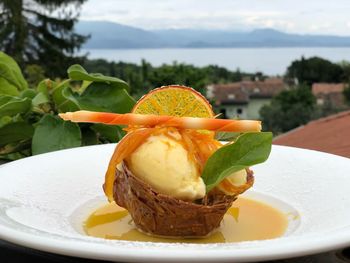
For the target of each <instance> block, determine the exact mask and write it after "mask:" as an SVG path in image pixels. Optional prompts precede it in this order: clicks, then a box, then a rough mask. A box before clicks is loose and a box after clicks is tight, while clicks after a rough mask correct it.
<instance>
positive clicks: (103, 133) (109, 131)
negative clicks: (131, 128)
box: [91, 123, 125, 142]
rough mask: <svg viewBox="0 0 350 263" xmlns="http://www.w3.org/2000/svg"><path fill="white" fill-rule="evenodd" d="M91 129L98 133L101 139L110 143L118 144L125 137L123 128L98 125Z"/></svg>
mask: <svg viewBox="0 0 350 263" xmlns="http://www.w3.org/2000/svg"><path fill="white" fill-rule="evenodd" d="M91 129H92V130H93V131H95V132H96V133H97V135H98V136H99V137H100V139H102V140H107V141H109V142H118V141H120V139H121V138H123V136H124V135H125V132H124V131H123V130H122V128H121V127H120V126H117V125H106V124H102V123H96V124H93V125H92V126H91Z"/></svg>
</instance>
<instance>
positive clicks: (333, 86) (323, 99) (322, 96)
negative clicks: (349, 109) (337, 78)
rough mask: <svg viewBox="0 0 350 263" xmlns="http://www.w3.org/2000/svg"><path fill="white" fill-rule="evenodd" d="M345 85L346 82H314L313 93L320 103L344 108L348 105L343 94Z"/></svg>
mask: <svg viewBox="0 0 350 263" xmlns="http://www.w3.org/2000/svg"><path fill="white" fill-rule="evenodd" d="M345 87H346V85H345V84H344V83H314V84H313V85H312V94H314V96H315V97H316V101H317V104H318V105H320V106H323V105H325V106H328V107H332V108H336V109H342V108H345V107H346V103H345V98H344V95H343V91H344V89H345Z"/></svg>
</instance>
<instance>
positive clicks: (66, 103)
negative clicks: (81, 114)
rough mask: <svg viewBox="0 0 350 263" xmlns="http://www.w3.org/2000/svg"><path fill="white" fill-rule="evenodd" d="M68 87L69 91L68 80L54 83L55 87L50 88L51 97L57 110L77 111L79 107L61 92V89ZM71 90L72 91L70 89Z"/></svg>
mask: <svg viewBox="0 0 350 263" xmlns="http://www.w3.org/2000/svg"><path fill="white" fill-rule="evenodd" d="M65 89H68V90H70V91H71V88H70V86H69V81H68V80H67V81H63V82H61V83H60V84H58V85H57V84H55V87H54V88H53V90H52V99H53V101H54V103H55V105H56V108H57V110H58V111H59V112H67V111H77V110H80V109H81V108H80V107H79V105H78V104H77V103H76V102H75V100H72V99H71V98H69V97H67V96H66V95H64V94H63V91H64V90H65ZM71 92H72V91H71Z"/></svg>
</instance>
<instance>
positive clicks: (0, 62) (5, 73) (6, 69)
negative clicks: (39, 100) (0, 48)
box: [0, 52, 28, 90]
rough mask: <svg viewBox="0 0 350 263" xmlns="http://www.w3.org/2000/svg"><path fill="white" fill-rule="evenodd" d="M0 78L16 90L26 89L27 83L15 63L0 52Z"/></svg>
mask: <svg viewBox="0 0 350 263" xmlns="http://www.w3.org/2000/svg"><path fill="white" fill-rule="evenodd" d="M0 78H4V79H6V80H7V82H8V83H10V84H12V85H13V86H15V87H16V88H17V89H18V90H24V89H27V88H28V83H27V82H26V81H25V79H24V77H23V75H22V72H21V69H20V68H19V66H18V64H17V63H16V61H14V59H13V58H11V57H10V56H8V55H6V54H5V53H3V52H0Z"/></svg>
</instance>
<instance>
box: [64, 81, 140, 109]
mask: <svg viewBox="0 0 350 263" xmlns="http://www.w3.org/2000/svg"><path fill="white" fill-rule="evenodd" d="M62 94H63V96H64V97H66V98H67V99H70V100H71V101H74V102H75V104H76V105H79V107H80V108H81V109H82V110H91V111H104V112H114V113H127V112H130V111H131V109H132V107H133V106H134V104H135V100H134V99H133V98H132V97H131V96H130V95H129V94H128V92H127V91H126V90H125V89H120V88H117V87H115V86H112V85H109V84H107V83H103V82H93V83H91V84H90V85H89V86H88V87H87V88H86V89H85V91H84V92H83V93H82V94H80V95H79V94H78V93H76V92H73V91H72V90H71V89H70V88H66V89H64V91H63V93H62Z"/></svg>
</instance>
